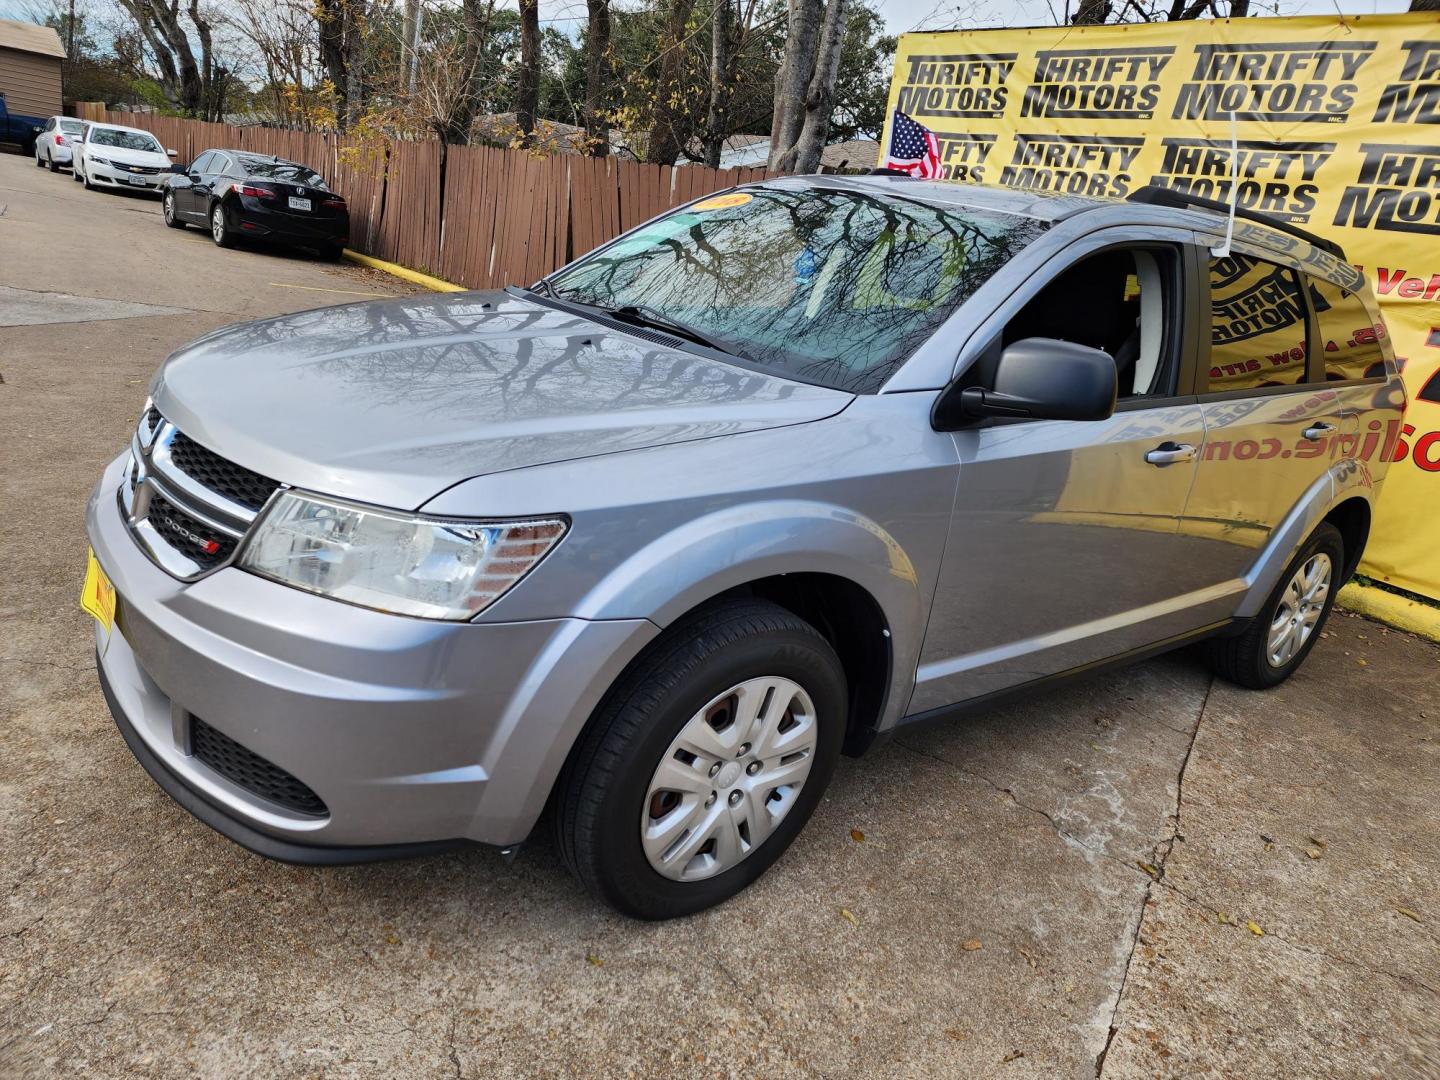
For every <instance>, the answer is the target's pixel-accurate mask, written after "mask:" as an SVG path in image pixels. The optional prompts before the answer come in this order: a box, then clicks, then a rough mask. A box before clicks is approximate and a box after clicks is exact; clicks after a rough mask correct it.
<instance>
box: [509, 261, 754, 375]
mask: <svg viewBox="0 0 1440 1080" xmlns="http://www.w3.org/2000/svg"><path fill="white" fill-rule="evenodd" d="M529 291H530V292H533V293H536V294H538V295H541V296H548V297H550V298H552V299H554V300H559V301H560V302H561V303H564V304H573V305H574V306H575V307H578V308H584V309H585V310H586V311H594V312H598V313H599V314H601V315H608V316H609V317H610V318H612V319H615V320H617V321H618V322H623V323H629V324H630V325H631V326H648V327H650V328H651V329H654V330H663V331H665V333H667V334H673V335H674V336H675V337H679V338H684V339H685V340H686V341H692V342H694V343H695V344H696V345H703V346H704V347H705V348H707V349H714V350H715V351H716V352H723V353H729V354H730V355H731V356H738V357H740V359H742V360H745V359H747V357H745V356H744V355H742V354H741V353H737V352H736V351H735V350H734V349H732V348H729V347H728V346H725V345H721V344H720V343H719V342H717V341H716V340H714V339H713V338H709V337H706V336H705V335H704V334H702V333H701V332H700V331H699V330H696V329H694V328H693V327H690V326H686V325H685V324H684V323H682V322H676V321H675V320H674V319H672V318H670V317H669V316H668V315H663V314H661V313H660V312H658V311H656V310H655V309H654V308H652V307H650V306H649V305H648V304H621V305H620V306H619V307H606V306H605V305H604V304H591V303H587V302H586V301H584V300H577V299H575V297H573V296H571V295H570V294H569V293H564V292H561V291H560V290H559V289H556V288H555V286H553V285H551V284H550V282H548V281H546V280H544V279H543V278H542V279H541V280H540V281H537V282H536V283H535V284H534V285H533V286H531V288H530V290H529Z"/></svg>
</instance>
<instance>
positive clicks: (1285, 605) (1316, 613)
mask: <svg viewBox="0 0 1440 1080" xmlns="http://www.w3.org/2000/svg"><path fill="white" fill-rule="evenodd" d="M1330 573H1331V564H1330V556H1329V555H1326V554H1325V553H1324V552H1321V553H1319V554H1316V555H1312V556H1310V558H1309V559H1307V560H1306V561H1305V565H1303V566H1302V567H1300V569H1299V570H1296V571H1295V576H1294V577H1292V578H1291V579H1290V584H1289V585H1286V586H1285V592H1284V593H1283V594H1281V596H1280V606H1279V607H1277V608H1276V609H1275V618H1274V619H1272V620H1271V621H1270V637H1269V640H1268V641H1267V642H1266V643H1265V657H1266V659H1267V660H1269V661H1270V666H1271V667H1277V668H1278V667H1284V666H1285V665H1286V664H1288V663H1289V662H1290V661H1291V660H1293V659H1294V658H1295V654H1296V653H1298V652H1299V651H1300V650H1301V649H1302V648H1304V646H1305V642H1307V641H1309V640H1310V635H1311V634H1313V633H1314V632H1315V624H1316V623H1318V622H1319V621H1320V615H1321V614H1322V613H1323V612H1324V610H1325V598H1326V597H1327V596H1329V595H1330Z"/></svg>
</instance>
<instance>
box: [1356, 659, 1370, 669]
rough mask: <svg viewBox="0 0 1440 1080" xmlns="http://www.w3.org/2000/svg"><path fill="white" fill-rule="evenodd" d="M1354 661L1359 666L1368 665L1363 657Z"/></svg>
mask: <svg viewBox="0 0 1440 1080" xmlns="http://www.w3.org/2000/svg"><path fill="white" fill-rule="evenodd" d="M1355 663H1357V664H1359V665H1360V666H1361V667H1368V666H1369V664H1368V663H1367V662H1366V661H1365V660H1364V659H1363V658H1361V659H1359V660H1356V661H1355Z"/></svg>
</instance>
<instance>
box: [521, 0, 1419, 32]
mask: <svg viewBox="0 0 1440 1080" xmlns="http://www.w3.org/2000/svg"><path fill="white" fill-rule="evenodd" d="M541 3H542V7H543V3H544V0H541ZM878 6H879V8H880V10H881V12H882V13H883V14H884V16H885V22H886V24H887V25H888V27H889V29H890V32H891V33H892V34H903V33H905V32H906V31H908V30H948V29H951V28H952V27H961V28H964V29H977V30H978V29H980V28H982V27H1002V26H1055V25H1057V24H1058V23H1059V22H1061V21H1062V19H1063V17H1064V12H1065V0H1008V2H1007V0H880V2H879V4H878ZM1277 6H1278V8H1279V13H1280V14H1282V15H1333V14H1335V13H1336V12H1337V11H1338V12H1340V13H1342V14H1345V15H1373V14H1389V13H1392V12H1398V11H1406V10H1408V9H1409V7H1410V4H1409V0H1252V7H1255V8H1262V9H1264V10H1267V11H1269V10H1271V9H1273V8H1275V7H1277ZM1074 7H1075V0H1071V4H1070V8H1071V10H1073V9H1074Z"/></svg>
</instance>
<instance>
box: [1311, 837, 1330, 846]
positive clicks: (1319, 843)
mask: <svg viewBox="0 0 1440 1080" xmlns="http://www.w3.org/2000/svg"><path fill="white" fill-rule="evenodd" d="M1310 843H1312V844H1314V845H1315V846H1316V847H1318V848H1324V847H1329V846H1330V845H1329V844H1327V843H1326V842H1325V841H1324V840H1321V839H1320V837H1318V836H1312V837H1310Z"/></svg>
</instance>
